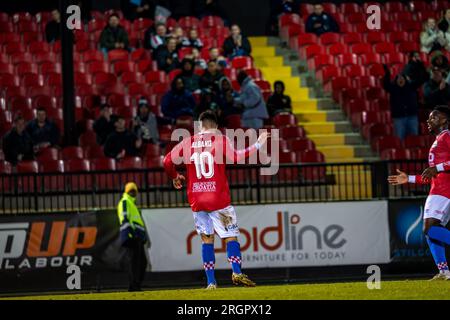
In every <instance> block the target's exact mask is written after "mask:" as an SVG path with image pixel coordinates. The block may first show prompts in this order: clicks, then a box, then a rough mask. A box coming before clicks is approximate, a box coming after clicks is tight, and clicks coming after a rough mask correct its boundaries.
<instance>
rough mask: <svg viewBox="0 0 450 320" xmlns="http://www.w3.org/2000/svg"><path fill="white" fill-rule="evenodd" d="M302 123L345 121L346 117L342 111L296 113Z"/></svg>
mask: <svg viewBox="0 0 450 320" xmlns="http://www.w3.org/2000/svg"><path fill="white" fill-rule="evenodd" d="M294 114H295V115H296V116H297V119H298V120H299V121H300V122H317V121H318V122H324V121H344V120H346V118H345V115H344V114H343V113H342V112H341V111H340V110H327V111H325V110H319V111H301V112H294Z"/></svg>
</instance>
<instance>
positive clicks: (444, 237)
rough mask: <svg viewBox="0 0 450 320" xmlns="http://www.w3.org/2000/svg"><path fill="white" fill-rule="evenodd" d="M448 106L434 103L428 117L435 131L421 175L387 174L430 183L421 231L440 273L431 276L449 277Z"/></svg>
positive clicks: (393, 179)
mask: <svg viewBox="0 0 450 320" xmlns="http://www.w3.org/2000/svg"><path fill="white" fill-rule="evenodd" d="M449 121H450V109H449V108H448V107H447V106H439V107H436V108H435V109H434V110H433V111H432V112H431V113H430V117H429V118H428V121H427V123H428V130H429V131H430V132H431V133H433V134H434V135H436V140H435V141H434V143H433V145H432V146H431V149H430V153H429V157H428V162H429V167H428V168H427V169H425V170H424V172H423V173H422V175H416V176H414V175H413V176H408V175H407V174H406V173H404V172H402V171H400V170H398V169H397V172H398V175H395V176H389V177H388V181H389V183H391V184H392V185H399V184H404V183H408V182H409V183H418V184H429V183H431V190H430V194H429V195H428V198H427V200H426V202H425V208H424V216H423V219H424V233H425V235H426V238H427V242H428V246H429V247H430V251H431V254H432V255H433V259H434V261H435V263H436V265H437V267H438V269H439V273H438V274H437V275H436V276H435V277H434V278H433V279H432V280H450V271H449V268H448V264H447V259H446V257H445V245H450V230H448V229H446V225H447V223H448V222H449V221H450V131H449V128H448V127H449Z"/></svg>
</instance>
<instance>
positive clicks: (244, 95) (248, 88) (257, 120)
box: [237, 71, 269, 129]
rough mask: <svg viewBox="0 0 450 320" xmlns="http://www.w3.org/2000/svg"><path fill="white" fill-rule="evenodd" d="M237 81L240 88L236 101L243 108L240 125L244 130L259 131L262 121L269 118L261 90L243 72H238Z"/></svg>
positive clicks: (262, 124)
mask: <svg viewBox="0 0 450 320" xmlns="http://www.w3.org/2000/svg"><path fill="white" fill-rule="evenodd" d="M237 80H238V82H239V85H240V86H241V92H240V97H239V100H238V101H239V102H240V104H241V105H242V108H243V112H242V122H241V125H242V127H244V128H253V129H261V128H262V127H263V126H264V119H267V118H269V114H268V112H267V107H266V103H265V101H264V97H263V95H262V92H261V89H260V88H259V87H258V86H257V85H256V83H255V82H254V81H253V80H252V78H250V77H249V76H248V75H247V73H246V72H245V71H241V72H239V74H238V76H237Z"/></svg>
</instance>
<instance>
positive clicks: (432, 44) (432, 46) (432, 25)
mask: <svg viewBox="0 0 450 320" xmlns="http://www.w3.org/2000/svg"><path fill="white" fill-rule="evenodd" d="M420 45H421V48H420V51H422V52H425V53H432V52H433V51H435V50H442V49H444V48H445V47H446V46H447V40H446V38H445V35H444V33H443V32H442V31H441V30H439V29H438V27H437V25H436V20H435V19H433V18H429V19H428V20H427V22H426V23H425V25H424V30H423V31H422V32H421V34H420Z"/></svg>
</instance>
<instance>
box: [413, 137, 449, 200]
mask: <svg viewBox="0 0 450 320" xmlns="http://www.w3.org/2000/svg"><path fill="white" fill-rule="evenodd" d="M428 163H429V166H430V167H436V168H437V170H438V171H439V173H438V175H437V176H436V177H435V178H433V179H432V180H431V190H430V195H439V196H443V197H447V198H449V199H450V131H449V130H444V131H442V132H441V133H440V134H439V135H438V136H437V137H436V140H435V141H434V143H433V145H432V146H431V148H430V153H429V155H428ZM413 177H414V176H413ZM411 182H415V183H420V184H426V183H429V182H428V181H423V180H422V176H420V175H417V176H415V177H414V178H413V181H411Z"/></svg>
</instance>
